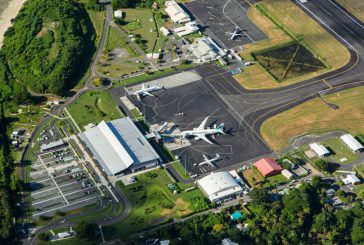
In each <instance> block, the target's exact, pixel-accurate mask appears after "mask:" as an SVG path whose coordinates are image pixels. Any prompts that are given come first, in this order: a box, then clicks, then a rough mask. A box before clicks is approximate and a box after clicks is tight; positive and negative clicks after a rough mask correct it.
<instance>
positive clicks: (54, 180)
mask: <svg viewBox="0 0 364 245" xmlns="http://www.w3.org/2000/svg"><path fill="white" fill-rule="evenodd" d="M39 160H40V162H41V163H42V164H43V166H44V168H45V169H47V167H46V166H45V164H44V162H43V160H42V158H41V157H39ZM48 174H49V176H50V177H51V179H52V180H53V182H54V184H55V185H56V188H57V189H58V191H59V192H60V193H61V195H62V197H63V199H64V200H65V201H66V203H67V204H69V203H68V201H67V199H66V198H65V197H64V195H63V192H62V190H61V189H60V188H59V186H58V184H57V182H56V181H55V180H54V178H53V176H52V175H51V174H50V173H48Z"/></svg>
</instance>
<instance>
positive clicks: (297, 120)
mask: <svg viewBox="0 0 364 245" xmlns="http://www.w3.org/2000/svg"><path fill="white" fill-rule="evenodd" d="M324 98H325V100H326V101H327V102H328V103H332V104H335V105H338V106H339V109H337V110H333V109H331V108H330V107H328V106H327V105H326V104H324V103H322V102H321V101H320V99H313V100H310V101H308V102H305V103H303V104H301V105H299V106H296V107H294V108H292V109H290V110H288V111H285V112H283V113H280V114H278V115H275V116H273V117H271V118H269V119H267V120H266V121H265V122H264V123H263V125H262V127H261V129H260V131H261V134H262V136H263V138H264V140H265V141H266V142H267V143H268V144H269V145H270V146H271V147H272V148H273V149H274V150H280V149H282V148H284V147H286V146H288V145H289V143H290V142H291V141H292V140H293V139H294V138H296V137H298V136H301V135H305V134H309V133H321V132H329V131H335V130H341V131H346V132H350V133H352V134H353V135H358V134H363V133H364V124H363V123H362V122H363V120H364V107H363V106H362V105H364V87H358V88H354V89H348V90H345V91H342V92H338V93H333V94H330V95H326V96H324Z"/></svg>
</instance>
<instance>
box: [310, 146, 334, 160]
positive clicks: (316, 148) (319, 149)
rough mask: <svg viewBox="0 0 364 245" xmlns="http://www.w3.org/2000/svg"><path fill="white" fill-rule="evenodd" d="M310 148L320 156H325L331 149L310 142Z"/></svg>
mask: <svg viewBox="0 0 364 245" xmlns="http://www.w3.org/2000/svg"><path fill="white" fill-rule="evenodd" d="M310 148H311V149H312V150H313V151H314V152H315V153H316V154H317V155H318V156H319V157H322V156H325V155H327V154H330V152H329V150H328V149H326V147H325V146H323V145H320V144H317V143H312V144H310Z"/></svg>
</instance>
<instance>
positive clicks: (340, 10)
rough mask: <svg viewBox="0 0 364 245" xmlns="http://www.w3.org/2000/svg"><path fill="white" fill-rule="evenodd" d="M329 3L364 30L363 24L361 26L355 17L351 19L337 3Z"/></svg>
mask: <svg viewBox="0 0 364 245" xmlns="http://www.w3.org/2000/svg"><path fill="white" fill-rule="evenodd" d="M328 1H329V3H331V4H332V5H334V6H335V7H336V8H337V9H338V10H340V12H342V13H344V14H345V15H346V16H347V17H349V19H351V20H352V21H354V22H355V23H356V24H357V25H358V26H360V27H361V28H362V29H364V26H363V25H362V24H360V23H359V22H358V21H356V20H355V19H354V18H353V17H351V16H350V15H348V14H347V13H346V12H345V11H344V10H342V9H341V8H340V7H339V6H337V4H336V3H333V2H332V1H331V0H328Z"/></svg>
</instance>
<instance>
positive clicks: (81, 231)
mask: <svg viewBox="0 0 364 245" xmlns="http://www.w3.org/2000/svg"><path fill="white" fill-rule="evenodd" d="M74 230H75V232H76V236H77V237H78V238H80V239H84V240H92V239H94V238H95V237H96V234H97V232H98V227H97V225H96V224H93V223H86V222H84V221H82V222H80V223H78V224H77V225H76V226H75V228H74Z"/></svg>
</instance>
